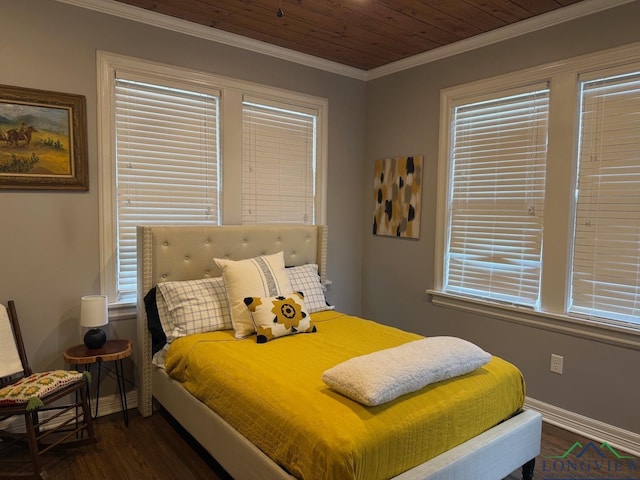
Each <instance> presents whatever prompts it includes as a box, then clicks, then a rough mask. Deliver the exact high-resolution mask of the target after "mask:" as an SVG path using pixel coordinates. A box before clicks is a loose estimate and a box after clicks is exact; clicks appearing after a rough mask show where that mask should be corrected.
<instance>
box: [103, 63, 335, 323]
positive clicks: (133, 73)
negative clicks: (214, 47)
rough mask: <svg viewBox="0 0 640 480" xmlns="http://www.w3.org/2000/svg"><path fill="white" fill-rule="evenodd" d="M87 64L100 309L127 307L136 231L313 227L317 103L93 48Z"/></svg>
mask: <svg viewBox="0 0 640 480" xmlns="http://www.w3.org/2000/svg"><path fill="white" fill-rule="evenodd" d="M98 65H99V70H100V75H99V77H98V78H99V81H98V92H99V111H100V115H99V119H98V122H99V125H98V127H99V128H98V130H99V152H100V162H99V163H100V166H101V184H100V203H101V212H102V216H101V221H100V228H101V231H100V235H101V262H102V268H101V284H102V290H103V293H104V294H106V295H108V296H109V299H110V303H111V304H112V307H113V306H114V305H113V304H117V305H120V306H123V307H126V306H127V305H133V304H135V299H136V288H137V287H136V281H137V272H136V269H137V265H136V257H137V255H136V229H135V227H136V225H144V224H180V223H183V224H187V223H188V224H223V223H228V224H239V223H265V222H306V223H323V222H324V221H325V195H324V192H325V191H326V185H325V179H326V175H325V174H324V173H325V169H326V152H327V148H326V142H327V140H326V131H327V128H326V114H325V112H326V109H327V102H326V99H320V98H317V97H311V96H308V95H302V94H298V93H293V92H288V91H283V90H280V89H275V88H271V87H266V86H261V85H255V84H249V83H244V82H242V81H238V80H231V79H226V78H219V77H216V76H214V75H211V74H206V73H202V72H195V71H189V70H184V69H179V68H175V67H170V66H166V65H159V64H155V63H148V62H144V61H141V60H137V59H132V58H128V57H122V56H119V55H114V54H109V53H105V52H99V53H98ZM122 311H123V314H129V313H130V312H131V310H127V309H126V308H124V309H123V310H122ZM113 315H118V313H114V312H113V308H112V316H113Z"/></svg>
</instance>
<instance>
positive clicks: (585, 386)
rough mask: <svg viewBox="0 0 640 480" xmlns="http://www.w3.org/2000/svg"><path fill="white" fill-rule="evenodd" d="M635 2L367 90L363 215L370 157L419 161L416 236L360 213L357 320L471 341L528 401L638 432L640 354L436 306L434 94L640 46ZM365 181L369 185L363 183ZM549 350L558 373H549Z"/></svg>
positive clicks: (638, 9)
mask: <svg viewBox="0 0 640 480" xmlns="http://www.w3.org/2000/svg"><path fill="white" fill-rule="evenodd" d="M639 20H640V2H634V3H632V4H628V5H625V6H622V7H618V8H615V9H612V10H608V11H605V12H601V13H598V14H594V15H591V16H588V17H584V18H581V19H577V20H574V21H571V22H567V23H565V24H563V25H559V26H554V27H551V28H548V29H546V30H543V31H538V32H535V33H532V34H528V35H524V36H521V37H518V38H515V39H511V40H508V41H505V42H502V43H498V44H494V45H491V46H487V47H484V48H480V49H477V50H474V51H470V52H467V53H464V54H460V55H457V56H454V57H449V58H446V59H443V60H440V61H437V62H433V63H430V64H427V65H423V66H420V67H416V68H413V69H411V70H408V71H403V72H400V73H397V74H394V75H389V76H386V77H383V78H380V79H377V80H373V81H369V82H368V84H367V122H368V123H367V149H366V159H365V163H364V168H363V171H364V172H365V175H364V178H365V192H364V198H365V210H364V211H365V213H367V214H368V213H369V210H368V209H370V210H372V208H373V206H372V204H371V192H372V190H371V188H372V185H373V176H372V175H373V162H374V161H375V159H376V158H384V157H389V156H399V155H409V154H415V155H420V154H421V155H424V156H425V163H426V165H425V169H424V178H423V180H424V188H423V197H422V215H421V237H420V239H419V240H407V239H396V238H389V237H379V236H377V237H374V236H373V235H372V233H371V214H368V215H365V218H364V225H363V231H364V232H365V234H364V242H363V251H364V262H363V275H362V279H363V283H362V291H363V297H362V304H363V315H364V316H365V317H368V318H372V319H374V320H378V321H381V322H384V323H390V324H393V325H396V326H399V327H402V328H405V329H408V330H412V331H415V332H418V333H421V334H426V335H457V336H461V337H464V338H467V339H469V340H471V341H475V342H476V343H478V344H479V345H481V346H482V347H484V348H485V349H487V350H488V351H490V352H492V353H494V354H495V355H499V356H502V357H504V358H506V359H508V360H510V361H511V362H513V363H514V364H516V365H517V366H518V367H520V369H521V370H522V371H523V372H524V374H525V378H526V381H527V389H528V392H527V393H528V395H529V396H530V397H532V398H534V399H536V400H540V401H542V402H546V403H549V404H552V405H555V406H557V407H560V408H564V409H567V410H570V411H573V412H576V413H580V414H582V415H586V416H588V417H591V418H594V419H597V420H600V421H603V422H605V423H608V424H612V425H616V426H618V427H621V428H624V429H627V430H630V431H633V432H636V433H640V410H638V404H639V401H640V383H639V382H638V380H637V379H638V366H639V364H640V352H638V351H637V350H631V349H627V348H622V347H616V346H612V345H607V344H603V343H599V342H595V341H591V340H586V339H583V338H577V337H575V336H572V335H565V334H560V333H555V332H552V331H548V330H541V329H536V328H532V327H527V326H523V325H519V324H514V323H509V322H506V321H501V320H497V319H492V318H488V317H481V316H477V315H473V314H469V313H464V312H461V311H455V310H449V309H446V308H441V307H434V306H433V305H432V304H431V303H429V301H428V300H429V299H428V298H427V295H425V293H424V291H425V289H426V288H431V287H433V282H434V262H435V258H434V248H435V234H436V232H435V228H436V178H437V156H438V134H439V107H440V105H439V93H440V90H441V89H442V88H446V87H450V86H453V85H459V84H464V83H467V82H471V81H473V80H478V79H482V78H488V77H491V76H495V75H498V74H502V73H506V72H511V71H516V70H519V69H523V68H526V67H532V66H536V65H541V64H545V63H549V62H552V61H557V60H562V59H564V58H570V57H573V56H577V55H581V54H585V53H589V52H593V51H597V50H602V49H606V48H610V47H614V46H618V45H623V44H627V43H632V42H637V41H640V28H638V25H639V23H638V22H639ZM369 179H371V181H369ZM551 353H557V354H560V355H563V356H564V372H565V373H564V375H562V376H559V375H556V374H553V373H551V372H549V361H550V355H551Z"/></svg>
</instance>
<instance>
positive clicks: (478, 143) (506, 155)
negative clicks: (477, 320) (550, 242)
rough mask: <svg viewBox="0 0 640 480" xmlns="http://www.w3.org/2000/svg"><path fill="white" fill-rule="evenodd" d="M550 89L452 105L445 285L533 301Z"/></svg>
mask: <svg viewBox="0 0 640 480" xmlns="http://www.w3.org/2000/svg"><path fill="white" fill-rule="evenodd" d="M548 104H549V90H548V88H546V85H541V86H532V87H529V88H527V89H526V90H525V91H524V92H522V93H511V94H509V95H506V96H500V97H497V98H491V99H488V100H482V101H477V102H473V103H467V104H463V105H460V106H456V107H454V111H453V121H452V129H453V139H452V146H451V168H452V170H453V171H452V175H451V179H452V184H451V200H450V203H449V219H448V224H449V241H448V248H447V256H446V259H445V262H446V275H445V278H446V287H445V288H446V289H447V290H449V291H451V292H459V293H467V294H472V295H478V296H481V297H485V298H489V299H494V300H500V301H505V302H510V303H516V304H523V305H529V306H533V305H535V304H536V303H537V301H538V295H539V283H540V272H541V256H542V219H543V212H544V184H545V166H546V146H547V115H548Z"/></svg>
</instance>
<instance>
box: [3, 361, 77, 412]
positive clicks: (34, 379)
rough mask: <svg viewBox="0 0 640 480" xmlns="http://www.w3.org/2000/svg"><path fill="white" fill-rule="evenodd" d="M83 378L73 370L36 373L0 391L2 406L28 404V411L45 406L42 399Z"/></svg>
mask: <svg viewBox="0 0 640 480" xmlns="http://www.w3.org/2000/svg"><path fill="white" fill-rule="evenodd" d="M82 377H83V374H82V373H80V372H75V371H72V370H53V371H51V372H44V373H34V374H33V375H29V376H28V377H25V378H22V379H20V380H18V381H17V382H16V383H13V384H11V385H7V386H6V387H3V388H1V389H0V405H18V404H21V403H27V404H28V405H27V409H28V410H34V409H36V408H40V407H42V406H43V404H42V401H41V400H40V399H41V398H42V397H44V396H46V395H48V394H50V393H53V392H55V391H56V390H58V389H59V388H62V387H66V386H67V385H69V384H70V383H73V382H76V381H78V380H80V379H81V378H82Z"/></svg>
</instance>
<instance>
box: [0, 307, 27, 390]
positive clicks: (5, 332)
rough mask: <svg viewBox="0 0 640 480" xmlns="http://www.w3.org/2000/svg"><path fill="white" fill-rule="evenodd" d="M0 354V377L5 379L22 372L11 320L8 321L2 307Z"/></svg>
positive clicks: (5, 310)
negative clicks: (0, 358) (0, 360)
mask: <svg viewBox="0 0 640 480" xmlns="http://www.w3.org/2000/svg"><path fill="white" fill-rule="evenodd" d="M0 352H2V362H0V377H6V376H8V375H13V374H14V373H18V372H21V371H22V362H21V361H20V355H18V349H17V348H16V342H15V338H14V336H13V329H12V328H11V320H9V314H8V313H7V307H5V306H4V305H0Z"/></svg>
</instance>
